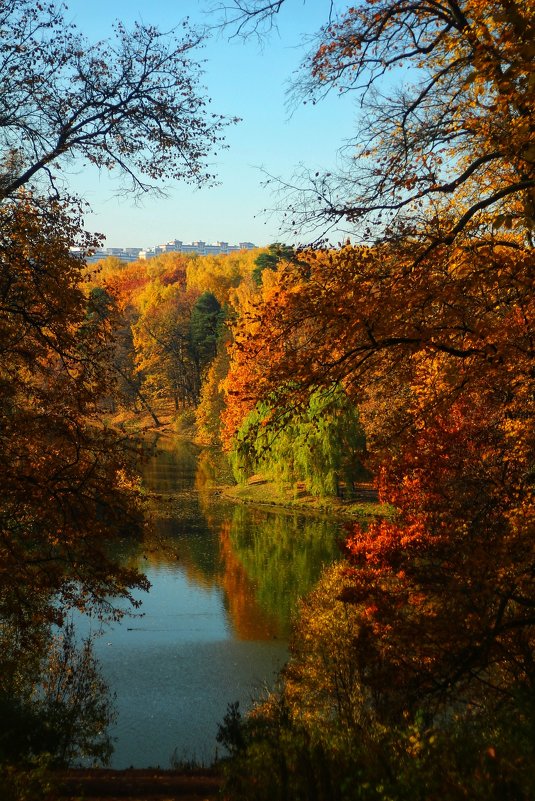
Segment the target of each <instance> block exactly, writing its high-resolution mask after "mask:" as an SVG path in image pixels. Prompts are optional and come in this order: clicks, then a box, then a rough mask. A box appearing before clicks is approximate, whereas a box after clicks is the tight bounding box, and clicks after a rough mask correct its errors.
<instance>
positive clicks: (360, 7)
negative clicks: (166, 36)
mask: <svg viewBox="0 0 535 801" xmlns="http://www.w3.org/2000/svg"><path fill="white" fill-rule="evenodd" d="M283 3H284V0H282V2H276V3H271V2H267V3H265V2H263V1H262V0H251V2H248V1H246V2H234V3H233V4H232V6H231V8H233V9H234V10H235V14H234V15H233V19H232V15H231V19H230V20H229V22H230V23H232V24H234V25H238V26H240V27H241V30H242V31H247V29H248V27H249V29H250V26H253V27H254V26H258V25H260V26H262V24H263V23H264V22H266V21H269V19H270V17H271V15H273V14H274V13H276V12H278V11H279V10H280V8H281V6H282V5H283ZM331 11H332V6H331ZM534 34H535V22H534V13H533V6H532V3H531V2H529V3H521V2H516V1H513V2H509V0H493V2H491V3H488V2H482V1H481V0H444V2H432V3H427V2H423V1H420V0H416V2H406V0H362V2H359V3H357V4H356V5H354V6H352V7H351V8H349V9H347V10H346V12H345V13H343V14H342V15H341V17H340V18H339V19H334V18H331V19H330V20H329V21H328V22H327V23H326V24H325V26H324V27H323V28H322V29H321V31H320V32H319V34H318V37H317V43H316V44H315V46H314V48H313V50H312V52H311V53H310V55H309V56H308V57H307V59H306V60H305V62H304V64H303V69H302V72H301V78H300V79H299V80H298V81H297V85H296V89H295V93H296V98H299V99H301V98H303V97H304V98H305V99H306V100H308V101H310V100H312V101H313V102H317V101H318V100H320V99H321V97H322V96H324V95H325V94H326V93H328V92H329V91H331V90H334V89H336V90H337V91H340V92H349V91H351V92H356V93H357V94H358V97H359V102H360V106H361V108H362V112H361V114H360V115H359V124H358V130H357V132H356V135H355V138H354V140H353V141H352V142H350V143H348V145H347V147H346V148H345V149H344V152H345V154H346V155H347V159H346V169H344V170H343V171H342V172H340V173H338V174H335V173H324V174H322V173H321V172H304V173H303V174H302V175H301V176H300V178H299V177H297V178H296V181H293V182H292V181H287V182H285V187H286V189H285V191H283V202H284V203H285V204H286V205H288V204H289V205H290V206H291V208H290V210H289V211H288V215H287V221H288V224H289V225H290V227H291V228H292V230H294V231H295V233H296V234H297V235H298V236H300V237H302V236H303V234H304V232H306V231H312V230H314V231H317V230H318V228H319V229H320V230H323V231H326V230H328V229H329V228H331V227H333V226H338V225H344V224H345V225H346V226H348V227H349V231H351V232H355V233H356V234H358V235H362V236H364V237H365V239H366V240H369V239H370V238H386V239H392V238H398V239H399V238H401V239H406V238H408V237H409V238H410V239H411V246H412V248H413V256H415V257H416V258H417V259H418V258H423V257H424V255H425V254H426V253H428V252H430V251H432V250H433V249H435V248H436V247H438V245H439V244H440V243H446V244H451V243H453V242H454V241H455V242H457V243H460V242H463V241H464V240H465V239H466V238H477V239H479V240H482V241H483V242H488V241H491V242H492V241H494V240H495V239H496V238H500V235H499V232H500V231H501V229H503V228H504V227H505V228H506V230H509V229H510V228H516V229H518V230H519V232H522V233H521V234H520V238H521V239H524V240H525V238H526V237H527V238H528V239H529V240H530V241H531V233H528V231H531V230H532V229H533V224H534V209H535V207H534V200H535V198H534V189H535V131H534V129H533V125H532V124H531V120H532V119H533V112H534V99H535V83H534V81H533V75H532V66H533V58H534V56H535V50H534V46H533V40H534V38H535V35H534ZM503 239H505V241H506V242H507V243H508V244H507V246H511V245H510V244H509V238H508V237H507V236H506V237H503Z"/></svg>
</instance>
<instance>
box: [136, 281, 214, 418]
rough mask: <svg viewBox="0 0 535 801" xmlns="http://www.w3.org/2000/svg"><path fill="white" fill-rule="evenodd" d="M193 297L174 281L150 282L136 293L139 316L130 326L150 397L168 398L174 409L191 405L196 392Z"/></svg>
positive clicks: (138, 368) (197, 384)
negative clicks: (137, 294) (192, 318)
mask: <svg viewBox="0 0 535 801" xmlns="http://www.w3.org/2000/svg"><path fill="white" fill-rule="evenodd" d="M196 300H197V296H196V294H195V293H192V292H186V291H184V290H182V289H181V288H180V286H179V285H178V284H169V285H168V286H162V285H161V284H160V283H159V282H157V281H155V282H153V283H150V284H148V285H147V287H146V288H145V290H144V292H143V293H142V295H140V297H139V299H138V302H139V317H138V318H137V320H136V322H135V324H134V325H133V326H132V332H133V338H134V339H133V341H134V348H135V351H136V364H137V370H138V371H139V373H140V374H141V376H142V380H143V386H144V387H145V388H146V389H147V391H148V392H149V394H150V395H151V396H152V397H154V398H162V397H163V398H166V397H167V398H170V399H172V401H173V404H174V407H175V410H177V411H178V408H179V404H182V405H183V406H187V405H191V404H192V403H193V402H194V401H195V400H196V399H197V397H198V393H199V381H200V377H199V370H198V364H197V362H196V359H195V353H194V349H193V343H192V336H191V313H192V308H193V306H194V304H195V302H196Z"/></svg>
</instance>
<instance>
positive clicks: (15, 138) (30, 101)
mask: <svg viewBox="0 0 535 801" xmlns="http://www.w3.org/2000/svg"><path fill="white" fill-rule="evenodd" d="M181 32H182V35H183V37H182V38H178V37H177V36H175V35H174V34H161V33H160V32H159V31H158V30H157V29H155V28H153V27H148V26H144V25H141V24H136V26H135V27H134V29H133V31H132V32H128V31H127V30H126V29H125V28H124V27H123V25H122V24H121V23H117V24H116V26H115V40H113V41H102V42H100V43H98V44H94V45H92V44H89V43H88V42H87V41H86V40H85V39H84V38H83V37H82V36H81V35H80V34H79V33H78V32H77V30H76V28H75V27H74V25H73V24H72V23H69V22H67V20H66V19H65V16H64V11H63V9H62V8H61V7H59V8H58V7H55V6H54V5H52V4H49V5H36V4H35V3H33V2H31V0H20V1H19V0H16V1H15V0H2V1H1V2H0V86H1V90H0V165H1V166H0V173H1V180H0V197H3V198H5V197H13V196H14V194H15V193H16V191H17V190H18V189H19V188H20V187H22V186H26V185H27V184H28V182H30V181H33V180H34V179H37V178H39V177H40V176H41V177H42V176H43V175H45V176H46V177H47V178H48V179H49V181H50V183H51V185H52V188H53V189H54V188H56V189H57V188H58V184H57V172H55V168H56V167H57V168H59V167H60V166H61V164H64V163H65V162H66V161H68V160H69V159H72V158H81V159H83V160H85V161H86V162H87V163H90V164H95V165H96V166H97V167H99V168H104V169H106V170H111V169H114V170H118V171H119V173H120V174H122V176H123V177H124V178H125V179H126V180H127V183H129V185H130V188H131V189H133V190H134V191H144V190H147V189H150V188H155V187H156V185H157V184H156V182H159V181H161V180H162V179H163V178H165V177H171V178H175V179H184V180H188V181H192V182H194V183H196V184H203V183H206V182H207V181H208V182H210V181H212V180H213V179H214V176H213V174H212V173H211V172H210V171H209V170H207V169H206V166H205V164H206V159H207V157H208V154H209V153H210V152H211V151H212V149H213V148H214V147H216V146H219V145H220V143H221V132H222V129H223V127H224V125H225V124H226V121H225V120H224V119H223V118H222V117H220V116H218V115H214V114H211V113H208V110H207V101H206V99H205V98H204V97H203V96H202V95H201V94H200V93H199V90H198V72H199V68H198V65H197V64H196V62H195V61H194V60H193V58H192V52H193V50H194V49H195V48H196V47H198V46H199V45H200V43H201V41H202V36H201V35H200V34H199V33H197V32H195V31H193V30H190V29H189V27H188V25H187V23H186V22H184V23H183V24H182V26H181Z"/></svg>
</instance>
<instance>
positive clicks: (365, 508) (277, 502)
mask: <svg viewBox="0 0 535 801" xmlns="http://www.w3.org/2000/svg"><path fill="white" fill-rule="evenodd" d="M220 491H221V494H222V495H224V497H225V498H228V499H229V500H231V501H235V502H237V503H246V504H253V505H255V506H276V507H283V508H286V509H292V510H298V511H299V512H305V513H310V514H315V515H318V514H320V515H321V514H324V515H335V516H336V517H344V518H348V519H350V520H356V519H370V518H375V517H392V515H393V514H394V510H393V508H392V507H391V506H389V505H388V504H384V503H379V501H378V498H377V490H376V489H374V487H373V486H372V485H371V484H368V483H362V484H358V485H355V487H353V488H352V489H351V495H350V497H343V496H342V497H331V496H329V497H324V498H318V497H316V496H315V495H310V493H308V492H307V491H306V489H305V486H304V484H302V483H299V484H297V487H292V486H286V487H280V486H278V485H277V484H275V483H274V482H272V481H268V480H266V479H265V478H264V477H263V476H261V475H256V476H251V478H249V479H248V481H247V482H246V483H245V484H236V485H234V486H231V487H229V486H226V487H223V488H221V489H220ZM347 494H348V495H349V492H348V491H347Z"/></svg>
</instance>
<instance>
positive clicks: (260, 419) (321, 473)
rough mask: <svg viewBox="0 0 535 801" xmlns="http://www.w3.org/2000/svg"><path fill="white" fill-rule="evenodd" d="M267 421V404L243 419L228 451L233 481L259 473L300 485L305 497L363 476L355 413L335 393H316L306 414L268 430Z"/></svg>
mask: <svg viewBox="0 0 535 801" xmlns="http://www.w3.org/2000/svg"><path fill="white" fill-rule="evenodd" d="M273 416H274V410H273V409H272V407H271V405H270V404H268V403H260V404H258V405H257V406H256V408H255V409H254V410H253V411H252V412H250V413H249V415H248V416H247V417H246V418H245V420H244V422H243V424H242V426H241V428H240V430H239V432H238V435H237V437H236V439H235V442H234V447H233V450H232V452H231V463H232V466H233V470H234V474H235V477H236V480H237V481H239V482H240V481H244V480H246V479H247V477H248V476H250V475H252V474H253V473H255V472H260V473H262V474H263V475H265V476H266V477H267V478H270V479H271V480H273V481H276V482H278V483H284V482H290V483H297V482H299V481H303V482H304V484H305V487H306V489H307V490H308V491H309V492H310V493H312V494H313V495H318V496H324V495H338V494H341V491H342V488H341V484H342V483H343V484H344V485H345V486H346V488H348V487H351V485H352V483H353V482H354V481H358V480H359V479H360V480H362V479H363V478H365V477H367V473H366V471H365V470H364V468H363V466H362V463H361V460H360V458H361V457H362V454H363V452H364V448H365V440H364V433H363V431H362V427H361V425H360V422H359V415H358V410H357V409H356V408H355V406H354V405H353V404H352V403H351V402H350V401H349V400H348V398H347V396H346V395H345V393H344V392H343V390H342V389H341V388H339V387H333V388H331V389H330V390H317V391H316V392H314V393H313V394H312V395H311V397H310V400H309V403H308V406H307V408H306V409H304V410H303V411H301V412H300V413H296V412H286V413H285V414H284V415H281V417H280V419H278V420H277V425H276V426H268V425H267V423H268V422H269V421H270V420H272V419H273Z"/></svg>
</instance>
